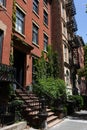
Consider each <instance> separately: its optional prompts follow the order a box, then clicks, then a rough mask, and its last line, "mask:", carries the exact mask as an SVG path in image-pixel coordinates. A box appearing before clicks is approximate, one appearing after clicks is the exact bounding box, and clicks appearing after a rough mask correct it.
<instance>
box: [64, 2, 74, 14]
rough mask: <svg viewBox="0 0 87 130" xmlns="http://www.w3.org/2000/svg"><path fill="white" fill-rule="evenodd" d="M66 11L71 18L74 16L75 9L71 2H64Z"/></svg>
mask: <svg viewBox="0 0 87 130" xmlns="http://www.w3.org/2000/svg"><path fill="white" fill-rule="evenodd" d="M66 9H67V12H68V11H69V12H70V14H71V16H74V15H75V14H76V8H75V4H74V1H73V0H67V1H66Z"/></svg>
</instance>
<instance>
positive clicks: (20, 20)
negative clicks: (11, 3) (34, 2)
mask: <svg viewBox="0 0 87 130" xmlns="http://www.w3.org/2000/svg"><path fill="white" fill-rule="evenodd" d="M24 16H25V14H24V13H23V12H22V11H21V10H20V9H18V8H17V10H16V31H18V32H19V33H21V34H24Z"/></svg>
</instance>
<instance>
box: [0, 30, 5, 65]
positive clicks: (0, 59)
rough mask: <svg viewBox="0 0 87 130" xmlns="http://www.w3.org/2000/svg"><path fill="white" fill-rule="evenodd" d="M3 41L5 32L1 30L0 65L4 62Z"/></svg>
mask: <svg viewBox="0 0 87 130" xmlns="http://www.w3.org/2000/svg"><path fill="white" fill-rule="evenodd" d="M3 39H4V31H3V30H1V29H0V63H1V61H2V48H3Z"/></svg>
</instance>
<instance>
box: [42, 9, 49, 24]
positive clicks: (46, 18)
mask: <svg viewBox="0 0 87 130" xmlns="http://www.w3.org/2000/svg"><path fill="white" fill-rule="evenodd" d="M43 19H44V24H45V25H47V26H48V13H47V11H46V10H44V11H43Z"/></svg>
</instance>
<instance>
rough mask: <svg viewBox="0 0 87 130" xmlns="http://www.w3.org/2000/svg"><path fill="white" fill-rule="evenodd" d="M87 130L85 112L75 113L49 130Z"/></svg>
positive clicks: (86, 115) (86, 112) (86, 114)
mask: <svg viewBox="0 0 87 130" xmlns="http://www.w3.org/2000/svg"><path fill="white" fill-rule="evenodd" d="M73 129H74V130H87V111H85V110H81V111H79V112H75V113H74V114H73V115H72V116H67V118H65V119H64V121H62V122H61V123H59V124H57V125H55V126H53V127H52V128H50V129H49V130H73Z"/></svg>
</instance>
